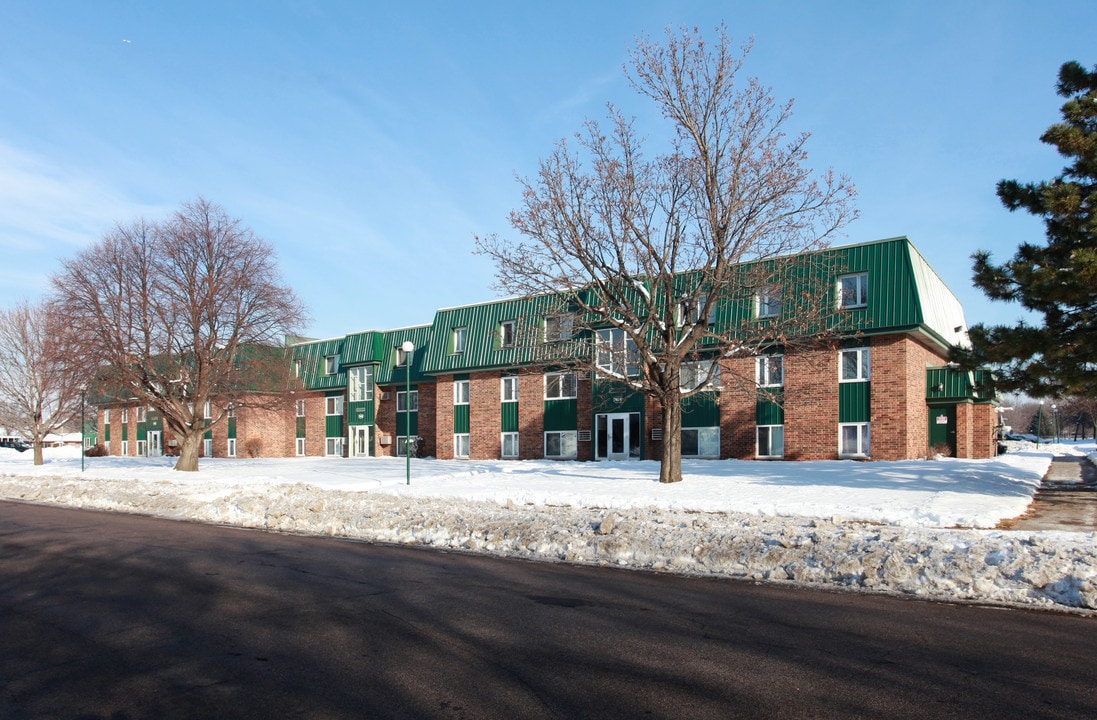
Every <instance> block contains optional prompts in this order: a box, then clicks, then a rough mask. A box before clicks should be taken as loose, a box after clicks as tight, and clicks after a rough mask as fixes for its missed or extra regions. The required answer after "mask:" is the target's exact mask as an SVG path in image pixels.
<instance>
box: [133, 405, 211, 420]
mask: <svg viewBox="0 0 1097 720" xmlns="http://www.w3.org/2000/svg"><path fill="white" fill-rule="evenodd" d="M202 417H203V418H205V419H206V420H210V419H212V418H213V403H211V402H210V401H209V400H207V401H206V404H205V405H203V406H202ZM122 422H125V418H123V419H122Z"/></svg>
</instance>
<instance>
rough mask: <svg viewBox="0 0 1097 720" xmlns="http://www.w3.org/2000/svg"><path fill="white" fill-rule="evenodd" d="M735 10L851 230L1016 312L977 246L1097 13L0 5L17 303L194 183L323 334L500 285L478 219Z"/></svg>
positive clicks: (984, 315)
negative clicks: (848, 187) (850, 193)
mask: <svg viewBox="0 0 1097 720" xmlns="http://www.w3.org/2000/svg"><path fill="white" fill-rule="evenodd" d="M721 21H723V22H725V23H726V24H727V28H728V32H729V34H730V35H732V36H733V37H734V38H735V39H736V40H740V39H742V40H745V39H747V38H749V37H751V36H753V37H754V50H753V52H752V53H751V55H750V57H749V59H748V61H747V65H746V68H745V72H746V73H747V74H749V75H753V76H757V77H758V78H760V79H761V81H762V82H763V83H764V84H766V85H768V86H770V87H772V89H773V91H774V93H775V95H776V96H777V97H778V98H780V99H788V98H792V99H794V100H795V116H794V120H793V124H794V127H795V128H796V129H800V130H807V131H810V132H811V133H812V135H813V137H812V139H811V141H810V142H809V144H808V150H809V153H810V162H811V164H812V165H813V166H814V167H816V168H818V169H825V168H828V167H831V168H834V169H835V170H836V171H839V172H842V173H846V174H848V175H849V176H850V177H851V178H852V179H853V180H854V182H855V183H856V185H857V187H858V191H859V199H858V207H859V208H860V210H861V218H860V219H859V220H858V221H856V222H855V223H853V224H851V225H850V226H849V227H848V228H847V229H846V236H845V237H844V238H841V239H839V241H838V242H840V243H847V242H863V241H868V240H876V239H880V238H886V237H894V236H897V235H907V236H909V237H910V238H911V239H912V240H913V241H914V243H915V245H916V246H917V247H918V248H919V249H920V250H921V251H922V253H923V254H924V255H925V256H926V258H927V259H928V260H929V262H930V264H931V265H933V266H934V267H935V268H936V269H937V271H938V272H939V273H940V274H941V276H942V277H943V278H944V279H945V281H946V283H947V284H948V285H949V286H950V287H951V288H952V289H953V291H954V292H955V293H956V294H957V295H958V296H959V298H960V300H961V301H962V302H963V304H964V307H965V310H966V314H967V320H968V322H969V324H974V323H976V322H992V323H993V322H1009V321H1011V320H1012V319H1014V318H1015V317H1017V316H1018V313H1019V311H1018V309H1017V308H1016V307H1015V306H1009V305H1004V304H1001V303H990V302H989V301H988V300H986V299H985V297H984V296H983V295H982V294H981V293H980V292H979V291H977V290H976V289H974V288H973V287H972V285H971V261H970V255H971V253H972V252H974V251H975V250H977V249H987V250H990V251H992V252H993V253H994V254H995V257H996V258H998V259H1000V260H1001V259H1005V258H1007V257H1009V256H1010V255H1012V253H1013V251H1014V249H1015V248H1016V246H1017V245H1018V244H1019V243H1021V242H1025V241H1041V240H1042V239H1043V231H1042V224H1041V223H1040V222H1039V221H1038V220H1037V219H1035V218H1032V217H1031V216H1028V215H1025V214H1017V213H1009V212H1008V211H1007V210H1005V208H1003V207H1002V206H1001V204H1000V203H999V201H998V199H997V197H996V196H995V192H994V189H995V184H996V183H997V182H998V181H999V180H1001V179H1004V178H1016V179H1020V180H1040V179H1047V178H1050V177H1051V176H1053V175H1054V174H1056V173H1058V172H1059V170H1060V169H1061V167H1062V166H1063V164H1064V163H1063V161H1062V159H1061V158H1060V157H1059V156H1058V155H1057V154H1056V153H1055V151H1054V150H1053V149H1052V148H1050V147H1048V146H1045V145H1043V144H1042V143H1040V142H1039V141H1038V138H1039V136H1040V134H1041V133H1042V132H1043V131H1044V130H1045V129H1046V128H1047V126H1048V125H1050V124H1051V123H1053V122H1055V121H1057V120H1058V119H1059V106H1060V105H1061V102H1062V100H1061V99H1060V98H1059V97H1058V96H1057V95H1055V91H1054V83H1055V78H1056V74H1057V72H1058V68H1059V66H1060V65H1061V64H1062V63H1063V62H1065V61H1067V60H1077V61H1079V62H1081V63H1082V64H1083V65H1085V66H1087V67H1092V66H1093V65H1095V64H1097V41H1095V39H1094V38H1095V34H1094V33H1095V31H1097V3H1077V2H1070V3H1066V2H1059V1H1058V0H1052V1H1049V2H1041V3H1036V2H1007V1H1001V2H993V1H992V2H978V1H974V0H972V1H969V2H904V3H899V2H781V1H780V0H775V1H770V2H701V1H699V0H698V1H692V2H673V1H667V0H664V1H661V2H656V1H649V2H597V1H594V0H587V1H586V2H571V1H570V0H554V1H553V2H515V1H513V0H511V1H509V2H472V1H470V2H407V3H391V2H387V3H381V2H334V1H333V2H304V1H301V2H280V1H278V0H266V1H264V2H236V3H232V2H198V1H194V0H190V1H188V2H185V3H154V2H140V1H138V0H133V1H131V2H112V1H110V0H101V1H99V2H90V1H88V2H50V1H49V0H43V1H40V2H38V1H33V0H27V1H26V2H15V1H13V0H0V103H2V104H0V253H2V254H3V257H4V259H5V261H4V262H3V263H2V264H0V306H8V305H10V304H12V303H14V302H16V301H18V300H20V299H24V298H26V299H31V300H33V299H36V298H38V297H40V296H41V295H42V294H43V293H44V291H45V290H46V288H47V285H48V277H49V275H50V274H51V273H52V272H54V271H56V270H57V269H58V263H59V259H61V258H64V257H69V256H72V255H73V254H75V253H77V252H79V251H80V249H81V248H83V247H84V246H86V245H87V244H88V243H90V242H93V241H94V240H95V239H96V238H98V237H99V236H100V235H102V234H103V233H104V232H106V231H108V230H109V229H110V228H111V227H112V226H113V225H115V224H116V223H118V222H123V223H125V222H129V221H130V220H133V219H136V218H138V217H142V216H144V217H148V218H160V217H164V216H166V215H167V214H169V213H170V212H171V211H172V210H174V209H175V208H177V207H178V206H179V205H180V204H181V203H182V202H184V201H187V200H191V199H194V198H195V197H197V196H198V195H199V194H201V195H203V196H205V197H206V198H208V199H210V200H213V201H215V202H218V203H220V204H222V205H223V206H224V207H225V208H226V210H227V211H228V212H229V213H230V214H231V215H233V216H235V217H239V218H241V219H242V220H243V221H244V222H245V223H246V224H248V225H249V226H250V227H251V228H252V229H253V230H255V231H256V232H257V233H258V234H259V235H261V236H262V237H264V238H265V239H266V240H268V241H269V242H270V243H271V244H272V245H273V246H274V247H275V248H276V250H277V252H278V255H279V259H280V264H281V267H282V270H283V273H284V276H285V279H286V281H287V283H288V284H289V285H291V286H292V287H293V288H294V289H295V290H296V291H297V292H298V294H299V295H300V296H301V298H302V299H303V300H304V301H305V303H306V304H307V305H308V308H309V311H310V313H311V316H312V321H311V323H310V326H309V327H308V328H305V330H306V331H307V334H309V335H312V336H315V337H331V336H336V335H342V334H345V333H348V332H354V331H357V330H365V329H385V328H395V327H400V326H405V325H413V324H420V323H426V322H430V321H431V319H432V318H433V314H434V310H435V309H437V308H439V307H447V306H452V305H461V304H466V303H472V302H479V301H482V300H488V299H491V298H492V297H494V296H495V292H494V290H493V289H492V287H491V286H492V281H493V268H492V267H491V265H490V264H489V262H488V261H487V259H486V258H483V257H479V256H474V255H473V254H472V250H473V236H474V235H475V234H485V233H492V232H495V233H499V234H501V235H504V236H506V235H508V234H509V235H512V236H513V231H512V230H511V229H510V227H509V225H508V223H507V214H508V212H509V211H510V210H511V209H512V208H515V207H516V206H517V205H518V203H519V201H520V194H519V186H518V184H517V182H516V181H515V176H516V175H523V176H524V175H531V174H533V173H534V172H535V171H536V166H537V161H538V160H539V159H540V158H541V157H543V156H545V155H546V154H548V153H549V151H550V150H551V149H552V146H553V143H554V142H555V141H556V140H557V139H559V138H562V137H565V136H569V135H571V134H572V133H574V132H575V131H576V130H578V129H579V128H580V126H581V124H582V122H583V121H584V120H585V119H587V118H602V117H604V112H605V103H606V102H607V101H613V102H615V103H616V104H618V105H619V106H620V107H623V108H625V109H626V110H628V111H629V112H632V113H635V114H637V115H640V114H644V113H650V112H651V110H650V108H649V107H648V106H645V105H643V104H642V103H641V102H640V101H639V100H638V99H637V97H636V96H635V95H634V94H633V93H632V91H630V90H629V88H628V87H627V85H626V83H625V81H624V78H623V74H622V71H621V68H622V65H623V64H624V62H625V61H626V53H627V49H628V47H629V46H630V44H631V43H632V41H633V40H634V38H636V37H637V36H638V35H644V34H647V35H651V36H656V37H657V36H661V35H662V33H663V31H664V29H665V28H666V27H667V26H679V25H689V26H693V25H697V26H699V27H700V28H701V29H702V30H704V31H706V32H711V30H712V29H713V28H715V27H716V26H717V25H718V24H719V23H720V22H721Z"/></svg>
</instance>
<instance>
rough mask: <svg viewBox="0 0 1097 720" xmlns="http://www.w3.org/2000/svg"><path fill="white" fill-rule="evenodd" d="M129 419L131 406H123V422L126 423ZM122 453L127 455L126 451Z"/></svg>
mask: <svg viewBox="0 0 1097 720" xmlns="http://www.w3.org/2000/svg"><path fill="white" fill-rule="evenodd" d="M129 421H130V411H129V408H122V424H123V425H125V424H126V423H128V422H129ZM122 454H123V455H125V453H122Z"/></svg>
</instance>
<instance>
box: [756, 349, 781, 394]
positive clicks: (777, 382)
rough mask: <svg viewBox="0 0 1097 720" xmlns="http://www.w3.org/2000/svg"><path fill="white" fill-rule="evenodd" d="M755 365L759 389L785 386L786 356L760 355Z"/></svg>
mask: <svg viewBox="0 0 1097 720" xmlns="http://www.w3.org/2000/svg"><path fill="white" fill-rule="evenodd" d="M755 363H756V365H755V379H756V380H757V382H758V387H782V386H783V385H784V384H785V356H784V355H759V356H758V357H757V358H755Z"/></svg>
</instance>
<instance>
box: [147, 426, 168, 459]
mask: <svg viewBox="0 0 1097 720" xmlns="http://www.w3.org/2000/svg"><path fill="white" fill-rule="evenodd" d="M148 439H149V444H148V449H149V457H160V456H161V455H163V454H164V434H163V431H161V430H149V431H148Z"/></svg>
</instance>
